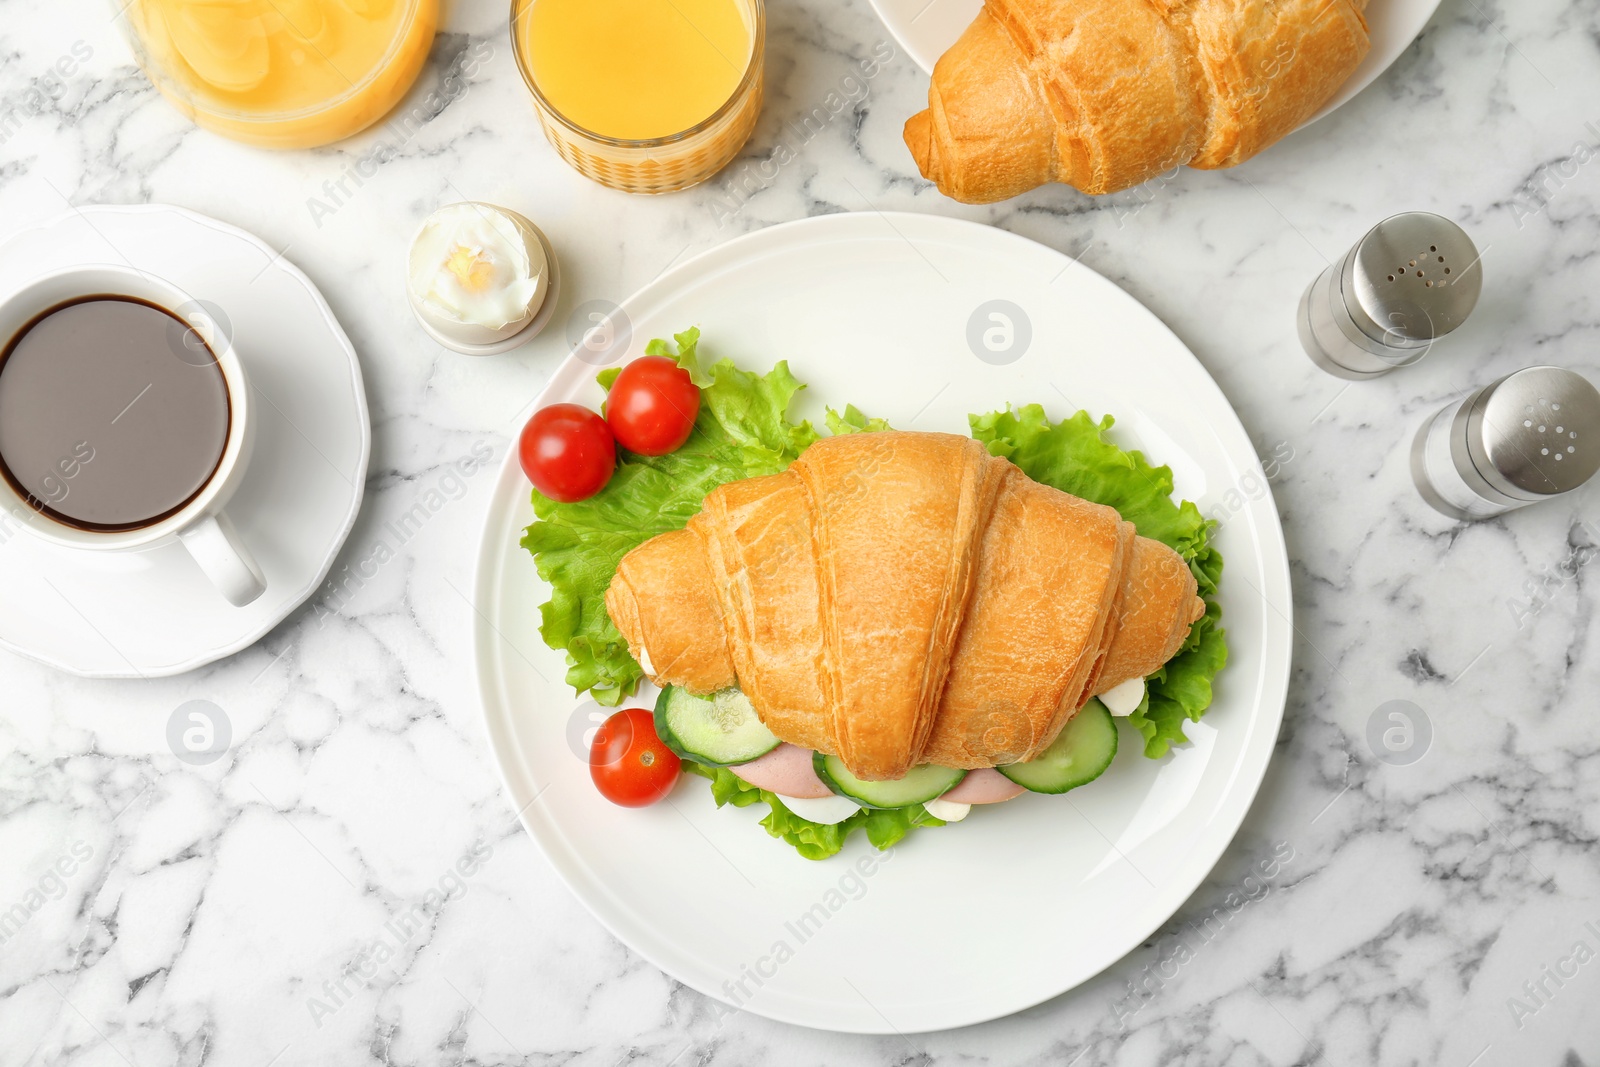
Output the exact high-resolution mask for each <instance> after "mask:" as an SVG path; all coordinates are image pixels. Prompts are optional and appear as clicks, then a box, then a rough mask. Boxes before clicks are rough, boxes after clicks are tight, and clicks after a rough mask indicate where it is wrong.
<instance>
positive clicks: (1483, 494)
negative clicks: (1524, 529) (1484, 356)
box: [1411, 367, 1600, 519]
mask: <svg viewBox="0 0 1600 1067" xmlns="http://www.w3.org/2000/svg"><path fill="white" fill-rule="evenodd" d="M1596 470H1600V390H1596V389H1595V387H1594V386H1593V385H1592V384H1591V383H1590V382H1589V380H1588V379H1587V378H1585V377H1584V376H1583V375H1581V374H1577V373H1575V372H1573V371H1570V370H1565V369H1563V368H1560V367H1529V368H1527V369H1525V370H1520V371H1517V372H1516V373H1515V374H1511V375H1508V376H1506V377H1504V378H1501V379H1500V380H1499V381H1497V382H1494V383H1492V384H1490V385H1486V386H1484V387H1483V388H1482V389H1478V390H1476V391H1475V392H1472V393H1469V394H1468V395H1467V396H1464V397H1462V398H1461V399H1460V400H1458V401H1456V402H1455V403H1453V404H1451V405H1450V406H1448V407H1446V408H1445V409H1444V410H1442V411H1439V412H1436V413H1435V414H1434V415H1433V417H1432V418H1430V419H1428V420H1427V421H1426V422H1424V423H1423V424H1422V427H1421V429H1420V430H1419V431H1418V432H1417V436H1416V440H1415V441H1414V442H1413V444H1412V448H1411V474H1412V478H1413V480H1415V481H1416V483H1417V488H1418V490H1419V491H1421V493H1422V496H1423V499H1425V500H1426V501H1427V502H1428V503H1429V504H1431V505H1433V507H1434V508H1435V509H1436V510H1438V511H1441V512H1443V513H1444V514H1446V515H1449V516H1450V517H1451V518H1455V519H1485V518H1490V517H1492V516H1495V515H1501V514H1504V513H1505V512H1507V511H1511V510H1513V509H1515V508H1521V507H1526V506H1527V505H1529V504H1536V503H1538V502H1539V501H1541V500H1549V499H1551V498H1552V497H1557V496H1561V495H1563V494H1565V493H1570V492H1572V491H1573V490H1575V489H1577V488H1579V487H1580V486H1582V485H1583V484H1584V483H1585V482H1587V481H1588V480H1589V479H1590V478H1591V477H1593V476H1594V473H1595V471H1596Z"/></svg>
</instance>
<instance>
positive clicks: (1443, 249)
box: [1299, 211, 1483, 379]
mask: <svg viewBox="0 0 1600 1067" xmlns="http://www.w3.org/2000/svg"><path fill="white" fill-rule="evenodd" d="M1482 289H1483V268H1482V267H1481V266H1480V265H1479V263H1478V249H1477V246H1476V245H1474V244H1473V243H1472V238H1470V237H1468V236H1467V235H1466V233H1465V231H1463V230H1462V229H1461V227H1459V226H1457V225H1456V224H1455V223H1453V222H1451V221H1450V220H1449V219H1447V218H1444V217H1442V216H1440V215H1434V214H1430V213H1428V212H1426V211H1410V212H1407V213H1405V214H1403V215H1395V216H1393V217H1392V218H1387V219H1384V220H1383V221H1382V222H1380V223H1378V225H1377V226H1375V227H1373V228H1372V230H1371V231H1369V232H1368V233H1367V235H1366V236H1365V237H1363V238H1362V239H1361V240H1360V242H1359V243H1358V244H1357V245H1356V246H1355V247H1354V248H1352V249H1350V251H1348V252H1346V253H1345V254H1344V255H1343V256H1342V257H1340V258H1339V260H1338V261H1337V262H1335V263H1334V264H1333V265H1332V266H1330V267H1328V269H1326V270H1324V271H1323V272H1322V273H1321V274H1319V275H1318V276H1317V278H1316V280H1315V281H1313V282H1312V283H1311V285H1310V286H1309V287H1308V288H1307V289H1306V291H1305V295H1304V296H1302V297H1301V298H1300V315H1299V326H1300V343H1301V344H1302V345H1304V346H1305V350H1306V353H1307V354H1308V355H1309V356H1310V357H1311V359H1312V361H1313V362H1315V363H1316V364H1317V366H1319V367H1321V368H1322V369H1323V370H1325V371H1327V372H1328V373H1329V374H1335V375H1338V376H1339V377H1341V378H1355V379H1361V378H1376V377H1377V376H1378V375H1380V374H1387V373H1389V372H1390V371H1392V370H1394V369H1395V368H1396V367H1404V366H1407V365H1409V364H1412V363H1415V362H1417V360H1419V359H1421V358H1422V357H1423V356H1425V355H1427V354H1428V349H1429V348H1430V347H1431V346H1432V345H1433V342H1434V341H1437V340H1438V339H1439V338H1441V337H1443V336H1444V335H1445V334H1447V333H1449V332H1450V331H1451V330H1454V329H1455V328H1456V327H1457V326H1460V325H1461V324H1462V323H1463V322H1465V321H1466V319H1467V316H1468V315H1470V314H1472V309H1473V308H1474V307H1476V306H1477V304H1478V295H1479V293H1480V292H1481V291H1482Z"/></svg>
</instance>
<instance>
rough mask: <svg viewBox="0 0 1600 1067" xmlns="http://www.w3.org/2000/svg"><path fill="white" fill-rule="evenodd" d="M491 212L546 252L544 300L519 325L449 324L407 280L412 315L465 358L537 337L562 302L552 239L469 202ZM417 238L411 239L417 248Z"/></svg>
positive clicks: (513, 215) (516, 217)
mask: <svg viewBox="0 0 1600 1067" xmlns="http://www.w3.org/2000/svg"><path fill="white" fill-rule="evenodd" d="M469 202H470V203H474V204H476V205H477V206H480V207H483V208H485V209H486V210H489V211H498V212H499V213H500V214H502V215H504V216H506V217H507V218H509V219H510V220H511V221H512V222H514V223H516V225H517V228H518V229H519V230H521V231H522V235H523V239H524V240H526V241H537V242H538V244H539V247H540V249H541V250H543V252H544V259H545V264H546V271H545V273H546V278H545V284H544V285H543V286H542V289H543V299H542V300H541V302H540V303H539V306H538V307H537V308H529V309H528V313H527V314H526V315H524V316H523V317H522V318H521V319H519V320H518V321H516V322H511V323H507V324H506V325H504V326H502V327H500V328H499V329H491V328H489V327H487V326H479V325H477V324H475V323H469V322H463V323H447V322H444V321H443V320H442V319H441V318H440V316H438V315H437V314H430V312H429V309H428V308H427V307H426V306H425V304H424V303H423V300H422V298H421V297H420V296H418V295H417V293H416V291H415V290H414V289H413V288H412V287H411V284H410V278H409V277H408V278H407V284H406V297H407V299H408V300H409V302H410V304H411V311H412V314H414V315H415V316H416V318H417V322H418V324H420V325H421V326H422V329H423V332H424V333H426V334H427V335H428V336H429V337H431V338H433V339H434V340H435V341H437V342H438V343H439V344H441V345H443V346H444V347H445V348H448V349H450V351H452V352H459V353H461V354H462V355H464V356H498V355H500V354H501V353H503V352H509V351H511V350H512V349H513V348H518V347H520V346H522V345H524V344H527V343H528V342H529V341H531V340H533V339H534V338H535V337H537V336H538V335H539V334H540V333H541V332H542V331H543V330H544V328H545V326H546V325H548V324H549V322H550V317H551V316H552V315H554V314H555V310H556V304H557V303H558V302H559V301H560V299H561V264H560V263H559V262H558V261H557V259H556V250H555V248H554V247H552V246H551V244H550V239H549V238H548V237H546V236H545V235H544V231H543V230H541V229H539V227H537V226H535V225H534V224H533V223H532V222H530V221H529V220H528V219H527V218H526V217H525V216H523V215H520V214H518V213H517V212H515V211H512V210H511V209H510V208H504V207H501V206H499V205H498V204H481V203H478V202H477V201H469ZM427 224H428V223H427V220H424V221H423V223H422V227H418V230H417V234H418V235H419V236H420V235H421V232H422V228H423V227H426V226H427ZM415 242H416V238H415V237H413V238H412V243H413V244H415Z"/></svg>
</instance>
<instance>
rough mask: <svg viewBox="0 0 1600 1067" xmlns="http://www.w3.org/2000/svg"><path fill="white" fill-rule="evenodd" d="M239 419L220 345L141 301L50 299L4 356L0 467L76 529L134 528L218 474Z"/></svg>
mask: <svg viewBox="0 0 1600 1067" xmlns="http://www.w3.org/2000/svg"><path fill="white" fill-rule="evenodd" d="M230 418H231V412H230V407H229V403H228V389H227V384H226V382H225V381H224V380H223V377H222V367H221V365H219V364H218V363H217V357H216V354H215V353H213V352H212V351H211V349H210V348H209V347H207V346H206V344H205V343H204V342H203V341H202V340H200V338H199V337H198V335H196V334H195V333H193V332H192V331H191V330H189V328H188V326H187V324H185V323H184V322H183V321H182V320H180V319H179V318H178V317H177V316H175V315H173V314H172V313H170V312H168V311H166V310H164V309H162V308H159V307H156V306H155V305H154V304H148V303H145V302H144V301H142V300H134V299H131V298H128V297H121V296H92V297H86V298H84V299H82V300H76V301H73V302H71V303H68V304H63V305H61V306H59V307H55V308H51V309H50V310H49V311H46V312H44V313H43V314H42V315H40V316H39V317H38V318H36V319H34V320H33V321H32V322H31V323H29V324H28V325H27V326H26V327H24V328H23V330H22V331H21V332H20V333H19V334H18V335H17V336H16V338H15V339H14V340H13V341H12V342H11V344H10V345H9V346H8V347H7V348H6V350H5V352H4V353H0V474H3V475H4V477H5V479H6V481H7V482H9V483H10V484H11V488H12V489H14V490H15V491H16V492H17V493H18V494H19V495H21V496H23V497H25V498H26V499H27V500H28V502H29V503H30V504H31V505H32V506H33V507H34V508H35V509H37V510H38V511H40V512H43V513H44V514H46V515H48V516H50V517H51V518H52V519H55V520H56V521H58V522H61V523H65V524H66V525H69V526H76V527H78V528H79V529H84V530H133V529H138V528H139V527H141V526H149V525H152V524H154V523H157V522H160V521H161V520H162V519H165V518H167V517H168V516H170V515H172V514H174V513H175V512H177V511H179V510H181V509H182V508H183V507H184V505H186V504H188V503H189V501H191V500H193V499H194V497H195V496H196V495H197V494H198V493H199V492H200V490H202V489H203V488H205V485H206V483H207V482H209V481H210V480H211V476H212V475H213V474H215V473H216V470H217V465H218V464H219V463H220V462H221V460H222V452H223V448H224V446H225V445H226V444H227V440H228V425H229V421H230Z"/></svg>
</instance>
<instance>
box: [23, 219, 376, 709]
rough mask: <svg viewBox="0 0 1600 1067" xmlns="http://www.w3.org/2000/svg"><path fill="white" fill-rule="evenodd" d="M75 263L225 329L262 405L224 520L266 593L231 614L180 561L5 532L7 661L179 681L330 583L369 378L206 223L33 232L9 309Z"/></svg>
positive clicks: (282, 289) (358, 472) (249, 256)
mask: <svg viewBox="0 0 1600 1067" xmlns="http://www.w3.org/2000/svg"><path fill="white" fill-rule="evenodd" d="M75 263H131V264H132V265H134V266H136V267H138V268H140V269H141V270H147V271H149V272H151V273H152V274H156V275H159V276H160V277H163V278H166V279H168V280H169V281H171V282H173V283H174V284H176V285H177V286H178V287H179V288H181V289H184V290H187V291H188V292H190V293H192V294H193V295H194V297H195V299H196V300H199V301H206V302H215V303H216V304H217V305H218V306H220V307H221V308H222V310H223V312H224V313H225V314H226V315H227V317H228V319H229V321H230V323H231V330H232V337H233V339H234V343H235V344H236V345H237V346H238V352H239V358H240V360H242V361H243V363H244V365H245V368H246V370H247V372H248V374H249V377H250V387H251V389H252V391H253V393H254V397H253V399H255V400H256V401H257V403H256V414H257V434H256V445H255V453H254V455H253V456H252V458H251V461H250V469H249V472H248V474H247V475H246V477H245V481H244V484H243V485H242V486H241V487H240V489H239V491H238V493H237V495H235V496H234V498H233V502H232V503H231V504H229V506H228V514H229V516H230V517H231V518H232V519H233V521H234V524H235V526H237V527H238V529H239V532H240V534H241V535H243V537H244V540H245V542H246V544H248V545H249V546H250V550H251V551H252V552H253V553H254V554H255V557H256V559H257V561H258V562H259V563H260V564H261V567H262V570H263V571H264V572H265V573H266V578H267V591H266V593H265V594H264V595H262V597H261V598H260V599H259V600H257V601H255V602H254V603H253V604H250V605H248V606H247V607H243V608H236V607H234V606H232V605H231V604H229V603H228V602H227V601H226V600H224V599H223V598H222V594H220V593H218V592H217V591H216V589H215V588H213V587H212V585H211V584H210V583H209V582H208V581H207V580H206V578H205V576H204V575H203V574H201V573H200V568H199V567H197V566H196V565H195V563H194V561H193V560H192V559H191V558H190V557H189V554H188V553H187V552H186V551H185V550H184V549H183V548H182V546H179V545H169V546H166V547H163V548H158V549H155V550H152V551H149V552H142V553H110V552H85V551H81V550H72V549H64V548H57V547H54V546H52V545H48V544H46V543H44V542H43V541H41V540H40V539H38V538H36V537H33V536H32V535H30V534H29V533H27V532H26V531H25V530H22V529H19V528H14V527H12V528H6V527H0V588H3V589H5V596H4V598H3V599H0V647H4V648H6V649H9V650H11V651H13V652H17V653H20V654H21V655H24V656H28V657H30V658H32V659H36V660H39V661H40V662H42V663H48V664H49V665H51V666H52V667H58V668H60V669H61V670H64V671H70V672H72V673H73V674H80V675H84V676H87V677H93V678H150V677H158V676H163V675H170V674H179V673H181V672H183V671H188V670H193V669H194V668H196V667H200V666H203V665H205V664H207V663H210V662H212V661H213V660H217V659H221V658H222V657H223V656H228V655H231V654H233V653H234V652H237V651H239V650H240V649H242V648H246V647H248V646H249V645H251V644H253V643H254V642H255V641H257V640H258V639H259V638H260V637H261V636H262V635H263V634H265V633H266V632H267V631H268V630H270V629H272V627H274V626H276V625H277V624H278V623H279V622H281V621H282V620H283V619H284V617H285V616H287V615H288V614H289V613H290V612H291V611H293V610H294V609H295V608H297V607H299V606H300V605H301V604H303V603H304V602H305V601H306V600H307V599H308V598H309V597H310V596H311V594H312V593H314V592H315V591H316V590H317V588H318V587H319V586H321V584H322V582H323V579H324V578H326V577H327V574H328V571H329V569H330V568H331V567H332V566H333V560H334V557H335V556H336V555H337V554H338V551H339V547H340V546H341V545H342V544H344V539H345V537H346V535H347V534H349V532H350V527H351V525H352V524H353V523H354V522H355V517H356V512H357V511H358V510H359V509H360V507H361V496H362V490H363V488H364V486H365V483H366V475H367V455H368V452H369V450H370V448H371V444H372V430H371V426H370V424H369V423H368V420H367V398H366V392H365V390H364V388H363V386H362V382H361V365H360V363H359V361H358V360H357V359H356V353H355V349H354V348H352V347H351V346H350V341H349V338H347V337H346V336H345V334H344V330H343V329H342V328H341V327H340V326H339V323H338V321H337V320H335V319H334V317H333V312H332V311H331V310H330V309H329V307H328V304H327V302H326V301H325V300H323V298H322V294H321V293H319V292H317V289H316V287H315V286H314V285H312V284H311V281H310V279H308V278H307V277H306V276H305V275H304V274H302V273H300V271H299V270H297V269H296V268H295V267H294V266H292V265H291V264H290V263H289V262H288V261H287V260H285V259H283V257H282V256H280V255H279V254H278V253H277V252H276V251H274V250H273V249H272V248H270V247H269V246H268V245H266V244H265V243H264V242H262V241H260V240H259V239H257V238H255V237H252V236H251V235H250V234H247V233H245V232H244V231H242V230H238V229H235V228H234V227H232V226H228V225H226V224H224V223H221V222H217V221H216V220H214V219H209V218H206V217H205V216H203V215H197V214H195V213H194V212H191V211H185V210H183V209H182V208H175V207H167V206H162V205H146V206H130V207H89V208H83V209H80V210H77V211H74V212H72V213H71V214H68V215H64V216H62V217H60V218H58V219H56V220H55V221H53V222H49V223H46V224H45V225H43V226H39V227H36V228H34V229H29V230H24V231H22V232H20V233H17V234H15V235H13V236H11V237H10V238H8V239H7V240H6V241H5V242H4V243H3V244H0V293H6V292H10V291H13V290H15V289H18V288H20V287H21V286H22V285H23V284H25V283H26V282H27V281H28V280H29V279H31V278H33V277H35V276H37V275H39V274H42V273H44V272H46V271H50V270H55V269H58V268H61V267H66V266H70V265H72V264H75Z"/></svg>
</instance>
